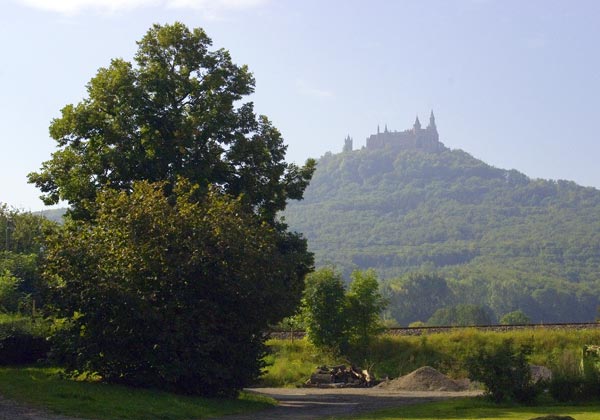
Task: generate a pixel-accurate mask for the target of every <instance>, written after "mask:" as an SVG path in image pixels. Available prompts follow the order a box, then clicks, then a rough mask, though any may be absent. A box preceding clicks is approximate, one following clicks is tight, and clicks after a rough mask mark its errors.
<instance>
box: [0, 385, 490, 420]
mask: <svg viewBox="0 0 600 420" xmlns="http://www.w3.org/2000/svg"><path fill="white" fill-rule="evenodd" d="M250 391H251V392H255V393H257V394H262V395H267V396H270V397H273V398H275V399H276V400H277V401H279V405H278V406H277V407H273V408H269V409H267V410H264V411H261V412H258V413H253V414H248V415H232V416H225V417H220V419H221V420H255V419H256V420H296V419H297V420H309V419H323V418H326V419H331V418H337V417H339V416H343V415H348V414H356V413H362V412H366V411H373V410H377V409H380V408H386V407H397V406H400V405H405V404H415V403H423V402H428V401H437V400H441V399H446V398H452V397H462V396H472V395H477V394H478V392H476V391H465V392H438V391H435V392H423V391H411V392H409V391H400V392H398V391H393V392H390V391H386V390H381V389H375V388H369V389H365V388H345V389H318V388H298V389H294V388H254V389H251V390H250ZM0 420H83V419H75V418H73V417H66V416H61V415H56V414H50V413H47V412H45V411H43V410H40V409H36V408H31V407H27V406H25V405H22V404H18V403H15V402H14V401H11V400H7V399H5V398H3V397H1V396H0Z"/></svg>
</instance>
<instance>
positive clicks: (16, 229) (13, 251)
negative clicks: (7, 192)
mask: <svg viewBox="0 0 600 420" xmlns="http://www.w3.org/2000/svg"><path fill="white" fill-rule="evenodd" d="M53 225H54V224H53V223H52V222H50V221H48V220H46V219H45V218H43V217H41V216H39V215H35V214H32V213H28V212H21V211H17V210H12V209H9V208H8V207H7V206H5V205H0V233H1V236H0V237H1V239H2V240H0V313H1V312H3V313H26V314H31V313H32V312H33V311H35V305H36V303H37V305H38V307H40V306H41V304H42V303H43V298H44V290H45V288H44V284H43V281H42V280H41V277H40V273H39V261H40V258H41V256H42V251H43V236H44V234H45V233H47V232H49V231H50V230H51V229H52V227H53Z"/></svg>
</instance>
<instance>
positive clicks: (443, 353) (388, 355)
mask: <svg viewBox="0 0 600 420" xmlns="http://www.w3.org/2000/svg"><path fill="white" fill-rule="evenodd" d="M505 338H512V339H513V340H514V341H515V343H516V344H517V345H520V344H529V345H531V346H532V347H533V354H532V355H531V358H530V362H531V363H533V364H537V365H542V366H546V367H548V368H550V369H552V370H553V371H561V370H565V369H566V370H568V369H569V368H572V367H573V366H578V365H579V361H580V357H581V348H582V346H583V345H584V344H600V330H596V329H589V330H571V331H569V330H543V329H535V328H532V329H527V330H522V331H511V332H492V331H478V330H476V329H474V328H465V329H460V330H456V331H453V332H450V333H435V334H429V335H424V336H416V337H399V336H385V335H384V336H381V337H379V338H378V339H377V340H376V341H375V342H374V343H373V345H372V346H371V349H370V356H369V360H368V362H367V363H365V365H366V364H368V365H369V366H371V367H372V370H373V372H374V373H375V375H376V376H377V377H379V378H383V377H386V376H388V377H390V378H395V377H398V376H401V375H404V374H407V373H409V372H411V371H413V370H415V369H418V368H420V367H422V366H432V367H434V368H436V369H437V370H439V371H440V372H442V373H445V374H447V375H449V376H452V377H464V376H465V375H466V372H465V371H464V367H463V363H462V362H463V360H464V359H465V357H466V356H467V355H469V354H472V353H475V352H478V351H479V350H480V349H481V348H484V347H486V346H491V345H497V344H498V343H500V342H501V341H502V340H503V339H505ZM267 344H268V345H269V348H270V351H271V354H270V355H269V356H267V359H266V361H267V362H269V363H271V366H269V367H268V368H267V372H266V374H265V375H264V377H263V379H262V384H263V385H268V386H295V385H299V384H301V383H302V382H303V381H305V380H306V379H307V378H308V377H309V376H310V374H311V373H312V372H313V370H314V368H315V367H316V366H318V365H321V364H333V363H345V362H346V361H344V360H339V359H338V360H332V359H331V358H329V357H328V356H327V355H322V354H320V353H319V352H318V351H317V350H316V349H315V348H314V346H312V345H311V344H310V343H308V342H307V341H306V339H302V340H294V342H293V343H292V342H291V341H290V340H270V341H269V342H268V343H267ZM599 418H600V417H599Z"/></svg>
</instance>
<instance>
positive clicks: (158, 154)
mask: <svg viewBox="0 0 600 420" xmlns="http://www.w3.org/2000/svg"><path fill="white" fill-rule="evenodd" d="M210 46H211V40H210V38H209V37H208V36H207V35H206V34H205V32H204V31H203V30H202V29H194V30H189V29H188V28H187V27H186V26H185V25H183V24H181V23H175V24H173V25H164V26H161V25H154V26H153V27H152V28H151V29H150V30H149V31H148V32H147V34H146V35H145V36H144V37H143V38H142V39H141V41H139V42H138V51H137V54H136V55H135V64H133V63H130V62H128V61H125V60H123V59H114V60H112V61H111V63H110V65H109V66H108V67H106V68H101V69H99V70H98V73H97V74H96V76H95V77H93V78H92V79H91V80H90V82H89V83H88V85H87V92H88V97H87V98H85V99H84V100H83V101H81V102H80V103H78V104H76V105H72V104H70V105H67V106H65V107H64V108H63V109H62V111H61V116H60V117H59V118H56V119H54V120H53V121H52V123H51V125H50V134H51V136H52V138H53V139H55V140H56V142H57V146H58V150H57V151H56V152H54V153H53V155H52V158H51V159H50V160H48V161H46V162H44V163H43V165H42V168H41V170H40V171H39V172H35V173H31V174H30V175H29V181H30V182H32V183H34V184H35V185H36V186H37V187H38V188H40V190H41V191H42V192H43V196H42V198H43V200H44V201H45V202H46V203H47V204H54V203H57V202H59V201H60V200H65V201H67V202H68V203H69V205H70V207H71V212H72V215H73V216H75V217H79V218H89V217H91V216H92V215H93V212H94V204H93V203H94V199H95V197H96V194H97V193H98V191H99V190H100V189H101V188H103V187H108V188H114V189H119V190H125V191H130V190H131V188H132V185H133V182H135V181H137V180H147V181H150V182H156V181H161V182H163V181H167V183H166V184H165V188H166V192H167V193H169V190H170V189H171V188H172V186H173V184H174V182H175V181H176V179H177V177H179V176H181V177H184V178H187V179H189V180H190V181H191V182H193V183H195V184H198V185H200V186H202V187H203V188H204V187H206V186H207V185H209V184H213V185H219V186H220V188H222V190H223V191H225V192H227V193H229V194H230V195H233V196H240V195H243V204H244V205H246V206H249V207H251V208H252V209H253V210H254V211H255V212H257V213H258V214H260V215H261V216H262V217H263V218H265V219H267V220H273V219H274V218H275V216H276V213H277V212H278V211H280V210H283V209H284V208H285V205H286V201H287V200H288V199H300V198H302V194H303V191H304V189H305V187H306V186H307V184H308V182H309V180H310V178H311V176H312V173H313V170H314V161H312V160H311V161H309V162H307V165H306V166H304V167H297V166H296V165H294V164H288V163H286V162H285V161H284V158H285V150H286V146H285V145H284V144H283V140H282V137H281V134H280V133H279V131H278V130H277V129H276V128H275V127H273V126H272V124H271V123H270V122H269V120H268V119H267V118H266V117H264V116H260V117H257V116H256V115H255V113H254V111H253V104H252V103H251V102H246V103H243V102H242V101H243V99H244V97H246V96H248V95H250V94H251V93H252V92H253V91H254V78H253V76H252V74H251V73H250V72H249V71H248V69H247V67H246V66H237V65H235V64H233V63H232V61H231V57H230V55H229V53H228V52H227V51H225V50H223V49H220V50H216V51H211V50H210V49H209V47H210Z"/></svg>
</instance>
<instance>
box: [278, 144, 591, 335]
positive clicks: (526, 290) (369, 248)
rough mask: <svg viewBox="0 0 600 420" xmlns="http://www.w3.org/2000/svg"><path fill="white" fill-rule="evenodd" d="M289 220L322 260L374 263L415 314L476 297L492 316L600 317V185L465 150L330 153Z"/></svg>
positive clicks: (399, 310)
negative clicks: (501, 163)
mask: <svg viewBox="0 0 600 420" xmlns="http://www.w3.org/2000/svg"><path fill="white" fill-rule="evenodd" d="M285 220H286V222H287V223H288V224H289V225H290V227H291V228H292V230H297V231H298V232H302V233H303V234H304V235H305V236H306V237H307V239H308V242H309V248H310V250H311V251H313V252H314V253H315V259H316V265H317V267H319V266H328V265H331V266H335V267H336V268H337V269H338V270H340V271H342V273H343V274H344V277H345V278H348V276H349V274H350V272H351V271H352V270H355V269H367V268H374V269H376V270H377V272H378V274H379V276H380V278H382V279H383V284H382V287H383V290H384V292H385V294H386V296H387V297H388V298H389V300H390V306H389V310H388V314H387V316H388V317H390V318H392V319H395V320H396V321H397V322H398V323H400V324H402V325H406V324H408V323H410V322H414V321H427V319H428V318H429V317H430V316H431V315H432V314H433V313H434V312H435V311H436V310H437V309H440V308H443V307H450V306H455V305H458V304H476V305H480V306H482V307H483V309H485V310H487V311H488V312H489V314H490V317H491V319H492V320H493V321H496V320H498V319H499V318H500V317H502V316H503V315H504V314H506V313H508V312H511V311H515V310H522V311H523V312H524V313H525V314H526V315H527V316H528V317H529V318H530V319H531V320H532V321H533V322H536V323H540V322H575V321H591V320H594V319H595V317H596V314H597V307H598V304H599V301H598V291H599V289H600V191H598V190H597V189H595V188H585V187H581V186H579V185H577V184H575V183H574V182H570V181H562V180H561V181H551V180H541V179H530V178H529V177H527V176H526V175H524V174H523V173H521V172H518V171H516V170H503V169H498V168H495V167H493V166H490V165H488V164H486V163H484V162H482V161H480V160H478V159H476V158H474V157H473V156H471V155H469V154H468V153H466V152H464V151H462V150H449V149H443V150H440V151H438V152H425V151H422V150H416V149H413V150H407V149H405V150H398V149H390V148H386V149H379V150H370V149H364V148H363V149H362V150H355V151H350V152H344V153H340V154H332V153H327V154H325V155H324V156H323V157H321V158H320V159H319V161H318V165H317V170H316V172H315V175H314V178H313V180H312V182H311V184H310V186H309V187H308V188H307V189H306V192H305V196H304V200H303V201H301V202H294V203H290V205H289V206H288V208H287V209H286V211H285Z"/></svg>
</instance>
